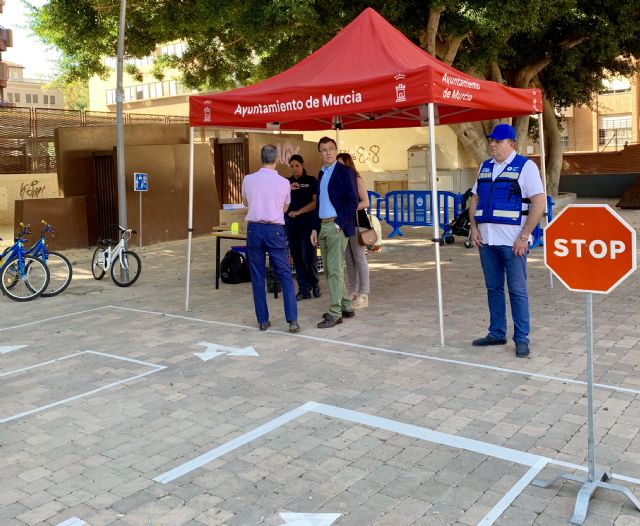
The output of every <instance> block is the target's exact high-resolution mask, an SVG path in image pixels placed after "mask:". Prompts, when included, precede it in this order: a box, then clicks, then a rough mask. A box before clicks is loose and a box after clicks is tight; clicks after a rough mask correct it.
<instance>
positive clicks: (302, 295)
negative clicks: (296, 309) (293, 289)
mask: <svg viewBox="0 0 640 526" xmlns="http://www.w3.org/2000/svg"><path fill="white" fill-rule="evenodd" d="M310 298H311V294H309V293H308V292H307V293H306V294H305V293H304V292H298V294H296V299H297V300H298V301H300V300H308V299H310Z"/></svg>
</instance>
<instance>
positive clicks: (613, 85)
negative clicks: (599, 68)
mask: <svg viewBox="0 0 640 526" xmlns="http://www.w3.org/2000/svg"><path fill="white" fill-rule="evenodd" d="M602 86H603V87H604V92H603V93H604V94H607V93H627V92H629V91H631V81H630V80H629V79H626V78H624V77H619V78H614V79H604V80H603V81H602Z"/></svg>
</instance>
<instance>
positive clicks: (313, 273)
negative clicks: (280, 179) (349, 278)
mask: <svg viewBox="0 0 640 526" xmlns="http://www.w3.org/2000/svg"><path fill="white" fill-rule="evenodd" d="M289 166H290V167H291V169H292V171H293V175H292V176H291V177H289V182H290V183H291V204H290V205H289V210H288V211H287V213H286V215H285V222H286V226H287V237H288V239H289V252H290V253H291V257H292V258H293V263H294V265H295V267H296V280H297V281H298V294H297V295H296V298H297V299H298V301H300V300H306V299H309V298H310V297H311V294H312V293H313V295H314V296H315V297H316V298H319V297H320V282H319V280H318V267H317V261H316V247H314V246H313V245H312V244H311V230H312V219H313V212H314V210H315V209H316V186H317V184H318V181H317V180H316V178H315V177H313V176H311V175H308V174H307V171H306V170H305V169H304V160H303V159H302V156H301V155H298V154H295V155H292V156H291V157H290V158H289Z"/></svg>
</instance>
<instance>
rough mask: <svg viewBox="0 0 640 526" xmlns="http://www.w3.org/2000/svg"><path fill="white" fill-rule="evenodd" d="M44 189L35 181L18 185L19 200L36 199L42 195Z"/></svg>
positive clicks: (44, 187) (43, 186)
mask: <svg viewBox="0 0 640 526" xmlns="http://www.w3.org/2000/svg"><path fill="white" fill-rule="evenodd" d="M46 188H47V187H46V186H45V185H43V184H42V185H41V184H40V181H38V180H37V179H34V180H33V181H31V182H30V183H20V199H25V198H30V199H37V198H38V197H40V196H41V195H42V194H43V193H44V191H45V189H46Z"/></svg>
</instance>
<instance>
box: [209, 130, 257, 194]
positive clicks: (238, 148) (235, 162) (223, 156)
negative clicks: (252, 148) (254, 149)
mask: <svg viewBox="0 0 640 526" xmlns="http://www.w3.org/2000/svg"><path fill="white" fill-rule="evenodd" d="M213 159H214V169H215V175H216V188H217V190H218V199H219V202H220V204H221V205H222V204H223V203H242V179H243V178H244V176H245V175H246V174H247V173H248V172H249V147H248V143H247V139H244V138H237V139H213Z"/></svg>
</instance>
